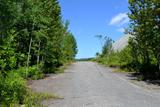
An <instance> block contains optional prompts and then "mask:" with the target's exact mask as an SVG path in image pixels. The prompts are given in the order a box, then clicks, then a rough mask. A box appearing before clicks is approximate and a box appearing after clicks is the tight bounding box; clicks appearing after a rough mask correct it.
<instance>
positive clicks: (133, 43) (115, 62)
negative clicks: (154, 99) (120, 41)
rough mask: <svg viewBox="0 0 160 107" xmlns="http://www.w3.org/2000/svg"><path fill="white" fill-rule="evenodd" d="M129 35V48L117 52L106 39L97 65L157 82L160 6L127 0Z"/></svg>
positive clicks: (152, 1)
mask: <svg viewBox="0 0 160 107" xmlns="http://www.w3.org/2000/svg"><path fill="white" fill-rule="evenodd" d="M129 10H130V12H129V14H128V16H129V18H130V25H129V27H128V29H127V32H126V33H129V34H131V35H132V36H133V37H132V38H130V40H129V44H128V46H127V47H126V48H124V49H123V50H121V51H119V52H115V51H113V50H112V48H111V47H112V44H113V41H112V40H111V39H105V44H104V46H103V50H102V53H101V54H98V56H97V61H98V62H100V63H103V64H107V65H109V66H120V67H121V68H126V69H128V70H129V71H135V72H138V73H139V74H140V75H142V76H143V79H160V2H159V0H129Z"/></svg>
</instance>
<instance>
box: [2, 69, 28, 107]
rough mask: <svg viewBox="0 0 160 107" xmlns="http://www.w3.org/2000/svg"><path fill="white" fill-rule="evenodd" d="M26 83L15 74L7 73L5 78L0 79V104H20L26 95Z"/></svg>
mask: <svg viewBox="0 0 160 107" xmlns="http://www.w3.org/2000/svg"><path fill="white" fill-rule="evenodd" d="M26 88H27V87H26V82H25V80H24V79H23V78H22V77H20V76H19V75H18V74H16V73H13V72H11V73H8V74H7V76H6V77H3V76H1V78H0V104H2V105H3V104H4V105H8V106H9V105H10V104H14V103H17V104H20V103H23V100H24V98H25V95H26V92H27V90H26Z"/></svg>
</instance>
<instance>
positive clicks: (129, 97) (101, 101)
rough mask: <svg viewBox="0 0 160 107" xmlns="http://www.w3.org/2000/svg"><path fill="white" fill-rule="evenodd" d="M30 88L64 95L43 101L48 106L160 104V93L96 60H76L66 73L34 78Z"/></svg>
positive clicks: (147, 106) (140, 106) (158, 106)
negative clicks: (132, 81)
mask: <svg viewBox="0 0 160 107" xmlns="http://www.w3.org/2000/svg"><path fill="white" fill-rule="evenodd" d="M31 87H32V88H33V89H34V90H36V91H38V92H47V93H56V94H57V95H59V96H61V97H63V98H64V99H59V100H52V99H51V100H49V101H44V102H43V103H44V105H47V106H48V107H160V93H154V92H151V91H148V90H146V89H143V88H142V87H139V86H136V85H134V84H132V83H131V82H129V81H128V80H127V79H126V78H123V77H121V76H119V75H117V74H116V73H113V72H112V71H111V69H109V68H106V67H103V66H101V65H98V64H96V63H94V62H76V63H74V64H72V65H71V66H70V67H69V68H68V69H67V70H66V71H65V73H63V74H58V75H52V76H50V77H48V78H46V79H43V80H37V81H33V83H32V85H31Z"/></svg>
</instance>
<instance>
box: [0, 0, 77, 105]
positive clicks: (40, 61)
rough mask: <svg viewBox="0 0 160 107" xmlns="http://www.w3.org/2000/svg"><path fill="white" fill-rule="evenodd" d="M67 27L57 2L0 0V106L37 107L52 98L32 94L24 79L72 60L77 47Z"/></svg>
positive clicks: (52, 69)
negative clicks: (23, 106)
mask: <svg viewBox="0 0 160 107" xmlns="http://www.w3.org/2000/svg"><path fill="white" fill-rule="evenodd" d="M68 25H69V22H68V21H63V20H62V16H61V7H60V5H59V3H58V1H57V0H0V105H2V106H4V107H10V106H11V107H18V106H20V105H25V107H34V106H35V107H37V106H38V105H36V104H40V103H37V101H39V100H44V99H46V98H53V97H55V96H54V95H53V96H49V95H46V94H45V95H44V94H39V93H38V94H37V93H33V92H32V91H31V90H30V89H29V88H28V86H27V80H31V79H41V78H43V77H44V75H45V74H46V73H58V72H57V70H58V69H59V68H60V67H61V66H63V65H66V64H67V63H69V62H72V61H73V60H74V58H75V55H76V54H77V44H76V40H75V38H74V36H73V34H72V33H71V32H70V31H69V30H68ZM59 71H60V72H62V71H61V70H59Z"/></svg>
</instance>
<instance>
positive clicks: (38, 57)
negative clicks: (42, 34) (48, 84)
mask: <svg viewBox="0 0 160 107" xmlns="http://www.w3.org/2000/svg"><path fill="white" fill-rule="evenodd" d="M40 45H41V42H40V41H39V44H38V55H37V69H38V64H39V59H40V49H41V47H40Z"/></svg>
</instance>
